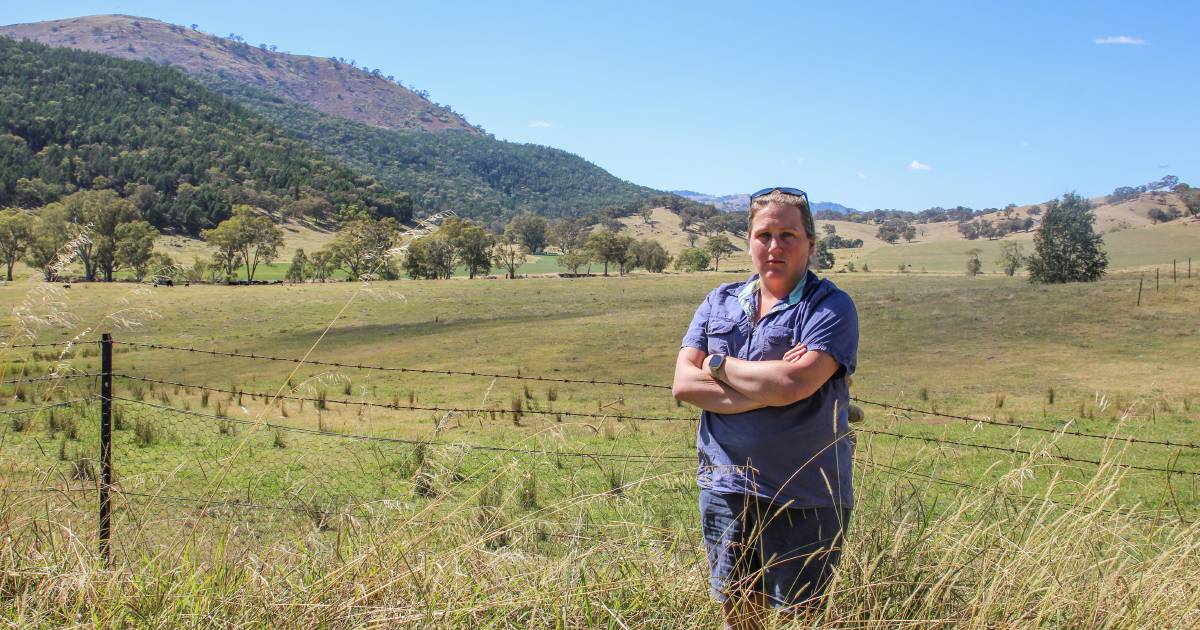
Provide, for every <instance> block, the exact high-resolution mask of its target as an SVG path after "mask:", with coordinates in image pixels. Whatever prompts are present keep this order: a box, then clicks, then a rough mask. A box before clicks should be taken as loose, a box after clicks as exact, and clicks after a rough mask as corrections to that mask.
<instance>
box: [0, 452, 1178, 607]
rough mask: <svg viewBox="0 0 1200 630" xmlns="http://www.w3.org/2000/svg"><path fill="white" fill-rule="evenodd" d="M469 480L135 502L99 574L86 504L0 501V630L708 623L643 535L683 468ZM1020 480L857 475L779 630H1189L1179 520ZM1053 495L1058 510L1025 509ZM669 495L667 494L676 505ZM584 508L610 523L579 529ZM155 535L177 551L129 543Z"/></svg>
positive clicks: (689, 576)
mask: <svg viewBox="0 0 1200 630" xmlns="http://www.w3.org/2000/svg"><path fill="white" fill-rule="evenodd" d="M1022 465H1024V464H1022ZM1037 469H1038V474H1039V475H1041V474H1047V475H1055V474H1056V473H1057V472H1059V471H1060V470H1061V469H1058V468H1056V466H1055V465H1049V466H1047V465H1038V468H1037ZM1014 470H1016V469H1014ZM481 474H483V475H485V476H486V478H483V479H478V478H477V479H475V480H474V481H475V482H480V483H479V485H477V486H473V488H474V489H473V490H471V491H469V492H464V490H465V486H461V485H454V484H453V483H452V484H451V487H450V491H449V492H444V493H442V494H440V495H439V496H438V497H437V498H433V499H431V500H430V501H429V503H428V504H427V505H426V506H425V507H423V508H419V509H417V510H416V511H415V512H408V513H405V514H399V513H396V514H394V515H393V516H392V517H389V516H388V512H387V510H386V509H383V508H382V507H381V506H372V507H371V509H370V510H369V511H368V512H366V513H364V512H363V511H362V510H358V511H356V513H357V514H358V515H357V516H350V515H348V514H346V513H335V514H332V515H330V514H323V515H322V517H321V518H306V517H305V515H303V514H286V513H285V514H271V515H268V516H265V517H264V516H261V515H259V514H258V512H257V511H255V510H249V509H243V508H229V509H223V508H220V507H217V508H211V509H209V510H207V511H205V512H203V513H202V512H201V511H200V510H199V508H198V507H197V506H195V505H187V504H178V503H171V502H168V501H166V500H165V499H153V498H148V499H145V500H144V501H143V502H142V503H140V504H139V507H137V508H136V509H134V508H132V507H131V508H130V510H129V513H130V514H131V516H130V517H129V518H130V523H129V524H128V525H127V526H126V531H123V532H122V533H121V534H120V537H119V539H118V542H117V549H118V558H119V562H118V563H117V564H116V566H115V567H113V568H111V569H109V568H104V567H102V566H100V564H99V563H98V562H97V560H96V557H95V555H94V549H95V540H94V532H93V530H92V527H93V526H92V525H91V524H90V523H89V522H88V519H87V515H88V512H87V509H85V508H86V507H87V506H86V505H84V504H85V503H86V502H87V501H86V500H81V499H79V498H78V497H76V498H75V499H73V501H74V503H73V502H72V501H66V500H63V499H62V497H60V496H57V495H52V496H51V497H45V496H42V495H30V496H19V497H17V498H16V499H15V500H13V499H12V497H10V496H9V495H5V499H4V501H5V503H4V505H3V506H2V509H0V536H2V537H3V540H5V541H6V544H5V545H4V548H3V550H0V594H2V597H0V614H2V615H3V616H4V618H5V619H7V620H8V621H10V622H11V623H13V624H15V625H19V626H70V625H101V626H110V625H126V624H139V625H149V626H164V627H165V626H169V627H177V626H196V625H225V626H235V625H249V626H274V627H371V626H390V627H436V628H478V627H488V628H529V627H539V628H541V627H545V628H581V627H617V628H621V627H629V628H677V627H717V626H718V624H719V618H718V610H717V608H716V607H715V605H714V604H713V603H712V602H710V601H709V599H708V595H707V569H706V566H705V561H704V558H703V552H702V549H701V547H700V541H699V532H698V529H697V528H695V527H693V526H692V524H683V523H678V522H677V523H669V522H668V523H666V524H665V525H664V523H662V522H660V521H659V519H658V516H659V515H657V514H656V513H655V511H654V508H653V506H654V505H655V503H656V501H658V500H659V497H653V496H651V497H639V496H638V495H639V493H642V492H648V491H649V490H648V489H649V488H651V487H654V488H660V487H661V486H658V485H654V484H653V483H652V482H656V481H661V480H662V479H663V478H665V477H667V476H671V477H672V478H678V479H679V484H680V485H679V487H687V485H688V484H690V481H688V476H689V474H690V472H689V471H687V470H674V471H671V472H659V473H655V474H654V475H648V474H647V475H643V476H641V477H639V478H637V479H635V480H632V481H626V482H625V483H624V484H623V485H622V486H621V488H620V492H616V493H614V492H601V493H596V494H585V495H580V496H574V497H570V498H565V499H555V500H548V499H546V498H545V497H542V498H541V500H540V502H539V503H538V505H540V506H541V507H538V506H537V505H533V504H532V503H531V502H530V501H529V486H528V485H526V484H524V483H521V480H522V479H524V476H523V473H522V471H521V469H519V468H517V467H516V465H515V463H514V464H513V465H510V466H503V465H498V466H497V468H496V469H489V470H488V472H486V473H481ZM1019 478H1020V475H1018V474H1013V475H1007V476H1005V477H1004V478H1003V479H1002V480H1001V481H1000V482H998V483H997V485H995V486H992V487H983V488H978V487H958V488H957V489H955V490H954V491H953V492H945V491H944V489H943V490H942V491H939V490H938V488H939V487H943V486H942V484H940V483H936V482H934V481H931V480H930V479H929V478H928V477H926V476H923V475H922V474H920V473H915V472H910V471H903V470H895V469H890V468H887V467H883V466H882V465H874V464H871V463H869V462H867V463H864V464H863V465H862V466H860V469H859V471H858V488H857V490H858V496H859V505H858V507H857V509H856V510H855V513H854V516H853V520H852V523H851V526H850V529H849V539H848V542H847V546H846V549H845V554H844V558H843V564H842V566H841V568H840V570H839V572H838V574H837V577H836V578H835V580H834V582H833V583H832V585H831V587H830V592H831V597H830V598H829V599H828V601H827V602H826V603H825V605H824V606H823V607H821V608H820V609H819V611H817V612H815V613H812V614H811V615H809V616H806V617H803V618H800V619H796V620H793V621H794V624H795V625H797V626H805V627H806V626H811V625H820V626H828V627H854V628H859V627H881V628H882V627H912V626H918V627H955V628H958V627H968V628H971V627H978V628H985V627H986V628H993V627H1005V628H1008V627H1052V628H1192V627H1198V626H1200V581H1198V580H1197V576H1200V525H1197V524H1195V523H1185V522H1183V521H1181V520H1180V519H1179V518H1178V517H1175V516H1170V515H1167V514H1163V513H1159V512H1151V511H1148V510H1141V509H1138V508H1132V509H1125V508H1117V507H1116V506H1117V501H1116V499H1117V496H1118V494H1119V493H1120V491H1121V486H1122V483H1123V482H1124V480H1125V473H1123V472H1121V470H1120V469H1117V468H1104V469H1102V470H1100V471H1099V472H1097V474H1096V475H1095V476H1094V477H1093V478H1092V479H1091V480H1090V481H1089V482H1087V483H1083V484H1079V483H1078V482H1071V483H1070V484H1069V487H1059V486H1060V484H1058V483H1051V484H1050V486H1049V488H1048V489H1047V491H1046V494H1045V495H1040V496H1038V497H1018V496H1016V494H1015V493H1014V488H1013V484H1014V483H1015V481H1014V480H1016V479H1019ZM458 483H463V482H458ZM1063 483H1064V486H1065V482H1063ZM943 488H944V487H943ZM454 490H459V492H454ZM1064 492H1069V494H1070V503H1065V502H1057V501H1055V500H1050V499H1046V498H1044V497H1049V496H1062V494H1063V493H1064ZM684 494H685V495H686V498H685V497H684V496H679V495H674V496H673V497H672V498H670V500H673V501H693V504H694V498H695V496H694V493H691V494H689V493H686V492H685V493H684ZM639 498H641V499H647V500H645V501H639V500H637V499H639ZM122 500H131V499H129V498H128V497H124V498H122ZM39 501H41V502H44V504H39V507H38V508H37V509H32V510H31V509H26V508H28V507H29V505H30V503H31V502H39ZM601 503H603V504H604V505H605V506H606V507H607V508H608V509H610V510H615V512H616V516H615V517H610V518H608V519H606V520H604V521H595V520H593V519H590V518H589V517H588V516H587V514H588V508H589V507H594V506H596V505H598V504H601ZM93 504H94V500H93ZM360 507H361V506H360ZM530 508H533V509H532V510H530ZM308 516H310V517H311V516H312V514H311V513H310V514H309V515H308ZM264 518H265V519H267V520H266V521H263V520H261V519H264ZM163 528H174V529H172V530H171V531H180V532H187V536H186V540H177V541H173V542H172V543H171V544H162V543H160V544H152V543H149V542H146V541H148V540H151V539H152V538H153V532H156V531H158V532H161V531H162V529H163ZM263 531H273V532H276V534H278V535H276V536H265V537H264V536H263V535H262V532H263ZM772 623H773V624H776V625H777V624H779V623H780V620H773V621H772Z"/></svg>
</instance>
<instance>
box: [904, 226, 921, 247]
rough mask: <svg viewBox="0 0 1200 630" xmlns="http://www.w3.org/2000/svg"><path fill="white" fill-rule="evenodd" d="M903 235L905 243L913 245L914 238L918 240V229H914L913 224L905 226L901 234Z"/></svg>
mask: <svg viewBox="0 0 1200 630" xmlns="http://www.w3.org/2000/svg"><path fill="white" fill-rule="evenodd" d="M901 235H902V236H903V237H904V240H905V241H907V242H909V243H911V242H913V239H914V238H917V228H915V227H913V226H912V225H911V224H909V225H906V226H904V231H903V232H902V233H901Z"/></svg>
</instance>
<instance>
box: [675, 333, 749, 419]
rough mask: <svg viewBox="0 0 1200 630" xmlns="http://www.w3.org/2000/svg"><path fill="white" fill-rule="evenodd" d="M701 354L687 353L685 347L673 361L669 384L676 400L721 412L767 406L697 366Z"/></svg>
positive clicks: (745, 410) (697, 351)
mask: <svg viewBox="0 0 1200 630" xmlns="http://www.w3.org/2000/svg"><path fill="white" fill-rule="evenodd" d="M695 355H698V356H695ZM704 356H705V355H704V354H703V353H702V352H700V351H699V350H694V351H693V352H688V349H687V348H685V349H684V351H681V352H680V356H679V359H678V361H677V362H676V364H675V381H674V382H673V383H672V385H671V394H672V395H673V396H674V397H675V400H680V401H683V402H686V403H690V404H692V405H695V406H697V407H699V408H701V409H703V410H705V411H711V412H713V413H722V414H730V413H745V412H747V411H753V410H755V409H761V408H762V407H765V406H766V405H764V404H762V403H759V402H756V401H754V400H751V399H750V398H748V397H747V396H745V395H743V394H742V393H740V392H738V391H737V390H736V389H734V388H733V387H730V386H729V385H727V384H725V383H722V382H720V381H717V380H715V379H713V377H712V375H711V374H709V372H708V371H707V370H705V369H703V368H701V367H700V366H699V363H701V362H702V361H703V360H704Z"/></svg>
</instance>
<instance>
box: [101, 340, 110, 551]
mask: <svg viewBox="0 0 1200 630" xmlns="http://www.w3.org/2000/svg"><path fill="white" fill-rule="evenodd" d="M111 485H112V335H111V334H109V333H104V334H103V335H101V336H100V557H101V558H102V559H103V560H104V564H105V565H109V564H111V562H112V556H111V554H110V552H109V545H108V540H109V536H110V535H111V533H112V530H111V528H110V526H111V521H110V518H111V514H112V504H111V503H110V497H109V486H111Z"/></svg>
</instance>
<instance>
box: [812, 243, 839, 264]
mask: <svg viewBox="0 0 1200 630" xmlns="http://www.w3.org/2000/svg"><path fill="white" fill-rule="evenodd" d="M826 240H827V239H821V240H819V241H817V252H816V254H814V255H813V263H814V265H815V267H814V268H815V269H833V264H834V257H833V252H832V251H831V250H830V248H829V243H828V242H826Z"/></svg>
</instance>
